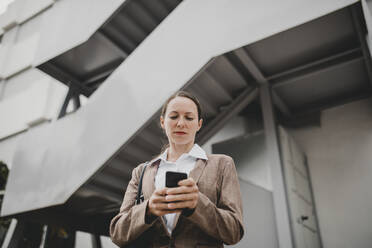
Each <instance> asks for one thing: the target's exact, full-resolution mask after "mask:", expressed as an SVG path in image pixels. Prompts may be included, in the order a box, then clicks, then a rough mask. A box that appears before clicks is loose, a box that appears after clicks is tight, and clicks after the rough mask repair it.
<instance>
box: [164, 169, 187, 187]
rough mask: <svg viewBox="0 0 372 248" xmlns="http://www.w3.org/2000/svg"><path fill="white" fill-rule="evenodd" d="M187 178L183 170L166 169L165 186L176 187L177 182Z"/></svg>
mask: <svg viewBox="0 0 372 248" xmlns="http://www.w3.org/2000/svg"><path fill="white" fill-rule="evenodd" d="M183 179H187V174H186V173H183V172H174V171H167V172H165V187H167V188H174V187H178V182H179V181H181V180H183Z"/></svg>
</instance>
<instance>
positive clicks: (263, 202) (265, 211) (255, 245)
mask: <svg viewBox="0 0 372 248" xmlns="http://www.w3.org/2000/svg"><path fill="white" fill-rule="evenodd" d="M240 191H241V194H242V200H243V222H244V231H245V232H244V236H243V239H242V240H241V241H240V242H239V243H238V244H236V245H232V246H227V247H242V248H247V247H252V248H277V247H279V244H278V240H277V237H276V230H275V217H274V206H273V204H274V203H273V199H272V193H271V192H270V191H266V190H264V189H262V188H260V187H257V186H254V185H252V184H250V183H247V182H244V181H242V180H240Z"/></svg>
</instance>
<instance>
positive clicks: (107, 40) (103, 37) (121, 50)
mask: <svg viewBox="0 0 372 248" xmlns="http://www.w3.org/2000/svg"><path fill="white" fill-rule="evenodd" d="M94 35H95V36H96V37H97V38H98V39H101V40H102V41H104V42H105V43H106V44H109V45H110V46H111V47H112V48H114V50H115V51H116V52H117V53H118V54H120V56H121V57H122V58H123V59H125V58H127V57H128V55H129V53H128V52H127V51H125V49H124V48H122V47H121V46H120V45H119V44H117V43H116V42H115V41H113V40H112V39H110V37H109V36H108V35H107V34H106V33H105V32H104V31H103V30H102V29H100V30H98V32H96V33H95V34H94Z"/></svg>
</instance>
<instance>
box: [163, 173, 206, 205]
mask: <svg viewBox="0 0 372 248" xmlns="http://www.w3.org/2000/svg"><path fill="white" fill-rule="evenodd" d="M178 185H179V187H176V188H168V189H167V192H166V194H167V196H166V197H165V200H166V201H167V202H169V203H168V208H169V209H185V208H189V209H194V208H195V207H196V205H197V204H198V200H199V189H198V186H197V185H196V183H195V181H194V179H192V178H188V179H185V180H182V181H179V182H178Z"/></svg>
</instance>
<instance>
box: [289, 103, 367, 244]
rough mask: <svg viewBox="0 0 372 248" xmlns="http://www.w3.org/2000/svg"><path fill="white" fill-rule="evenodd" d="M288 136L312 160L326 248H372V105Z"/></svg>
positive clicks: (329, 114)
mask: <svg viewBox="0 0 372 248" xmlns="http://www.w3.org/2000/svg"><path fill="white" fill-rule="evenodd" d="M289 131H290V133H291V134H292V135H293V136H294V138H295V140H296V141H297V142H298V143H299V145H300V146H302V148H303V150H304V151H305V152H306V154H307V156H308V162H309V169H310V174H311V177H312V184H313V190H314V197H315V204H316V207H317V212H318V217H319V224H320V231H321V235H322V238H323V244H324V248H350V247H353V248H370V247H372V213H371V210H372V190H371V189H372V99H368V100H362V101H357V102H354V103H350V104H347V105H344V106H340V107H336V108H332V109H329V110H327V111H324V112H323V113H322V118H321V127H320V128H319V127H312V128H303V129H296V130H293V129H292V130H289Z"/></svg>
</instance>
